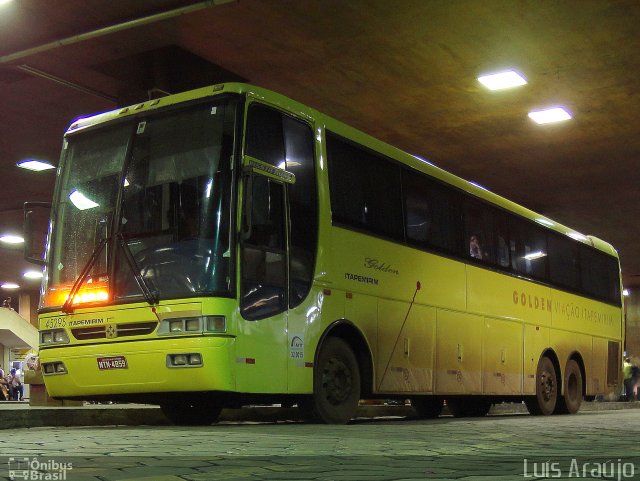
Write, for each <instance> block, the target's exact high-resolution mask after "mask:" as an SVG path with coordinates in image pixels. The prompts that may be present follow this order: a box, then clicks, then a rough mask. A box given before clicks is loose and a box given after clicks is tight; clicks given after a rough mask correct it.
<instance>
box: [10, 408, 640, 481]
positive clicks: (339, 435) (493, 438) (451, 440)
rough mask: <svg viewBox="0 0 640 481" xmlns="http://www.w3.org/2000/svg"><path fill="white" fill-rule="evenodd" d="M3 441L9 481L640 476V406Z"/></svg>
mask: <svg viewBox="0 0 640 481" xmlns="http://www.w3.org/2000/svg"><path fill="white" fill-rule="evenodd" d="M2 414H3V415H4V414H9V413H8V412H3V413H2ZM0 434H2V441H0V446H1V449H0V453H1V454H2V455H3V456H4V457H2V458H0V479H11V477H10V475H11V474H12V475H13V478H14V479H62V477H58V478H55V477H52V475H56V474H57V475H59V476H62V475H66V479H68V480H92V481H98V480H100V481H111V480H120V481H124V480H134V479H135V480H148V481H179V480H194V481H195V480H225V481H227V480H240V479H243V480H274V481H277V480H283V481H284V480H336V481H337V480H345V481H346V480H371V481H374V480H441V479H459V480H465V481H482V480H523V479H542V478H545V479H571V480H579V479H615V480H623V479H640V448H639V447H638V446H639V445H640V443H639V442H640V410H638V409H632V410H618V411H601V412H585V413H580V414H577V415H574V416H550V417H534V416H528V415H521V414H511V415H500V416H489V417H486V418H481V419H480V418H474V419H453V418H450V417H441V418H440V419H437V420H404V419H403V420H399V419H388V418H387V419H376V420H357V421H354V422H352V423H351V424H349V425H347V426H324V425H312V424H303V423H297V422H281V423H270V424H265V423H249V422H244V423H221V424H218V425H213V426H208V427H189V428H184V427H175V426H140V427H131V426H101V427H71V428H57V427H41V428H30V429H11V430H5V431H1V432H0ZM9 457H13V458H14V459H13V460H12V461H11V463H9ZM25 458H26V462H25V461H24V459H25ZM525 459H526V462H527V464H526V466H525ZM607 461H608V463H607ZM68 463H70V464H68ZM64 467H67V468H70V469H67V470H64V469H63V468H64ZM10 468H11V469H12V471H11V472H10V471H9V469H10ZM47 475H48V476H49V477H47ZM607 475H612V476H609V477H607ZM20 476H26V477H20ZM38 476H39V477H38Z"/></svg>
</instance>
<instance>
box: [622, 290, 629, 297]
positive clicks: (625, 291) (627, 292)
mask: <svg viewBox="0 0 640 481" xmlns="http://www.w3.org/2000/svg"><path fill="white" fill-rule="evenodd" d="M622 295H623V296H625V297H626V296H628V295H629V289H624V290H623V291H622Z"/></svg>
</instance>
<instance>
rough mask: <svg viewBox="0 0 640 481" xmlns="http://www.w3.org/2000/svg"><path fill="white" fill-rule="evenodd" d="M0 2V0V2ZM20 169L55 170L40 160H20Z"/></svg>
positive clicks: (18, 164)
mask: <svg viewBox="0 0 640 481" xmlns="http://www.w3.org/2000/svg"><path fill="white" fill-rule="evenodd" d="M0 1H2V0H0ZM16 165H17V166H18V167H20V168H21V169H27V170H33V171H35V172H41V171H43V170H51V169H55V168H56V167H55V166H54V165H51V164H50V163H49V162H43V161H42V160H35V159H29V160H22V161H20V162H18V163H17V164H16Z"/></svg>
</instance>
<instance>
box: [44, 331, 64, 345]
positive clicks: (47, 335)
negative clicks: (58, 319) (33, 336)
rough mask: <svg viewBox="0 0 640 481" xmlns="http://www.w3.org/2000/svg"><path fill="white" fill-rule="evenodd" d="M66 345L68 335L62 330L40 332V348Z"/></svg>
mask: <svg viewBox="0 0 640 481" xmlns="http://www.w3.org/2000/svg"><path fill="white" fill-rule="evenodd" d="M68 343H69V335H68V334H67V331H65V330H64V329H47V330H45V331H40V344H41V345H42V346H47V345H50V344H68Z"/></svg>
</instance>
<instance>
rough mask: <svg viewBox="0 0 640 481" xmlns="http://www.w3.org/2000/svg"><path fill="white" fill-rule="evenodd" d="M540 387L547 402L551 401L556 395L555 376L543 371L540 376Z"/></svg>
mask: <svg viewBox="0 0 640 481" xmlns="http://www.w3.org/2000/svg"><path fill="white" fill-rule="evenodd" d="M540 386H541V388H542V389H541V392H542V397H543V399H544V400H545V402H548V401H550V400H551V399H552V398H553V396H554V395H555V390H556V385H555V382H554V379H553V376H552V375H551V373H550V372H549V371H543V372H542V375H541V376H540Z"/></svg>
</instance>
